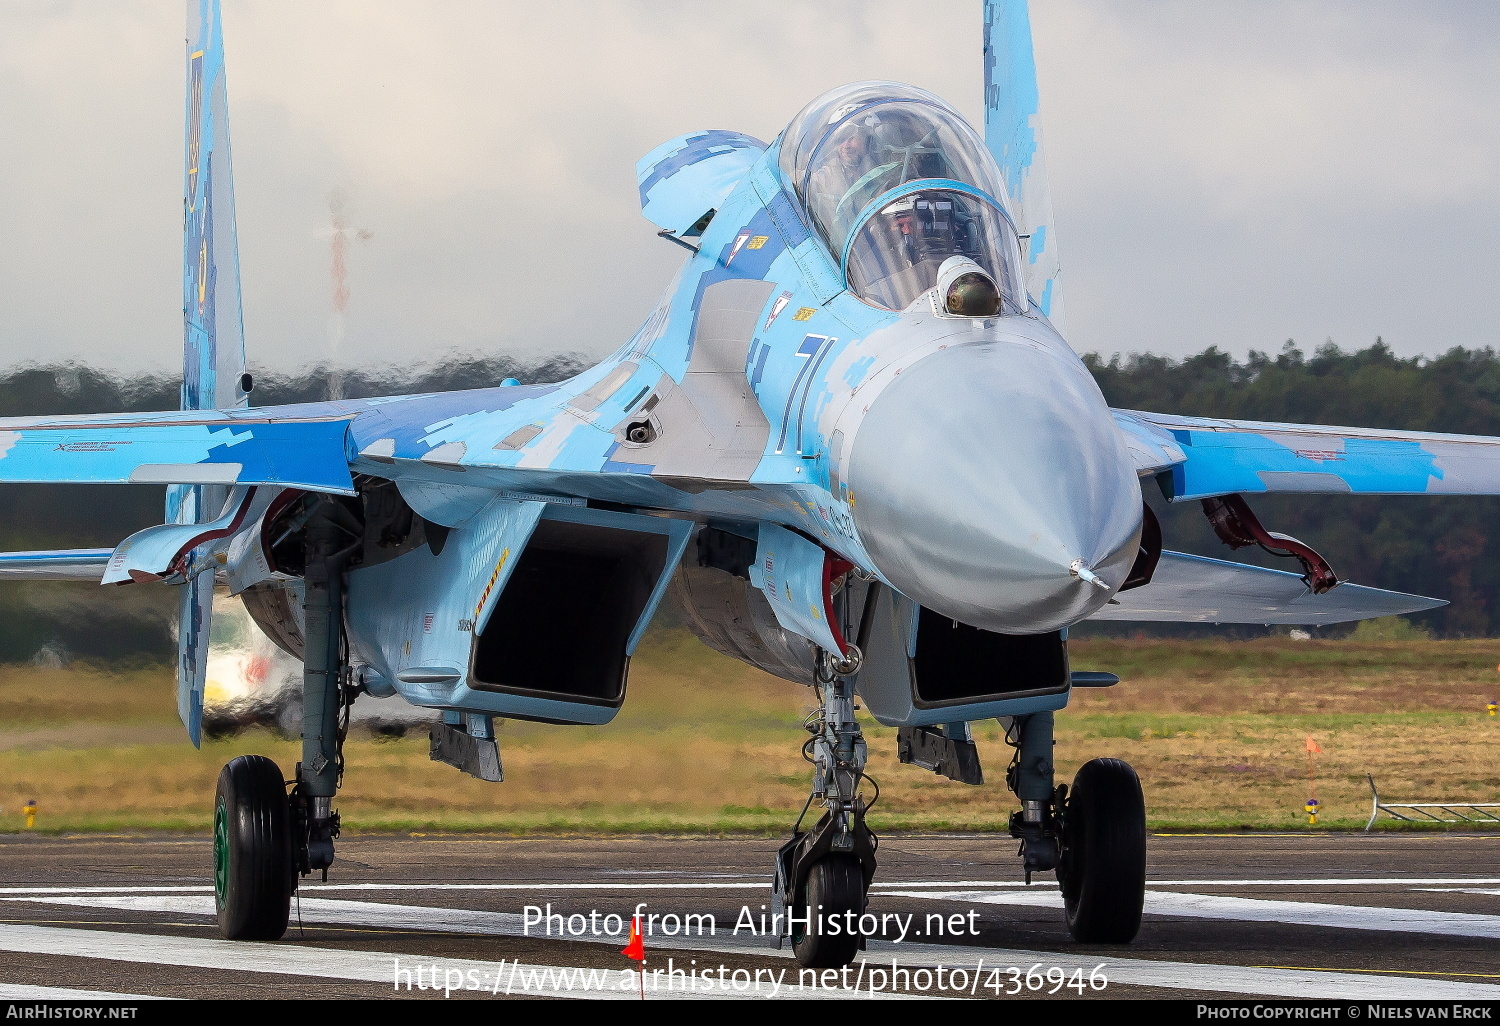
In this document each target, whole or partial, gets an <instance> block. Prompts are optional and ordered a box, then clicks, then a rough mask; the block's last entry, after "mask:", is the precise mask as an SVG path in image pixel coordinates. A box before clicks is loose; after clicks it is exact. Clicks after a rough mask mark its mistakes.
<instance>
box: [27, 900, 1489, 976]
mask: <svg viewBox="0 0 1500 1026" xmlns="http://www.w3.org/2000/svg"><path fill="white" fill-rule="evenodd" d="M1157 893H1164V892H1157ZM913 896H916V897H932V896H933V895H931V894H929V893H927V892H915V894H914V895H913ZM950 896H951V895H948V894H944V895H941V897H945V898H946V897H950ZM1049 896H1050V897H1051V898H1052V899H1053V900H1057V899H1058V898H1059V895H1058V894H1057V892H1056V891H1051V892H1050V895H1049ZM1166 896H1167V897H1172V898H1177V897H1182V895H1179V894H1171V893H1167V895H1166ZM981 897H982V898H988V899H991V900H990V902H988V903H1007V904H1010V903H1015V904H1025V903H1029V902H1013V901H1011V899H1015V898H1027V899H1029V898H1042V897H1044V895H1043V893H1040V892H1038V893H1035V894H1004V895H997V894H985V893H983V892H981ZM1193 897H1202V896H1201V895H1193ZM3 900H6V901H12V902H16V901H35V902H40V903H46V904H61V905H77V906H83V907H93V908H119V909H127V910H132V911H141V912H171V913H178V914H187V915H202V916H211V915H213V900H212V898H211V897H208V896H198V895H170V894H165V895H103V896H94V897H89V896H82V895H80V896H78V897H75V898H69V897H66V896H51V895H49V896H40V897H36V898H21V897H10V898H5V899H3ZM962 900H970V899H968V898H967V897H966V898H964V899H962ZM972 900H975V901H978V900H980V898H975V899H972ZM1242 900H1249V899H1242ZM1269 904H1304V903H1297V902H1288V903H1275V902H1272V903H1269ZM1313 907H1315V908H1327V907H1330V906H1313ZM1333 907H1339V906H1333ZM1342 907H1349V906H1342ZM1363 911H1374V912H1392V911H1401V910H1389V909H1378V910H1363ZM1175 914H1182V913H1175ZM302 917H303V919H304V920H306V921H308V922H313V923H335V924H341V925H346V926H372V927H385V928H396V929H408V930H424V931H444V930H454V929H457V930H461V931H463V932H468V933H480V934H487V935H491V936H504V937H518V936H522V927H521V916H519V915H516V914H514V913H504V912H486V911H476V910H465V909H445V908H428V907H424V906H414V905H387V904H384V903H380V902H363V901H348V900H340V899H328V898H303V899H302ZM1218 918H1223V917H1218ZM724 928H725V929H729V926H728V924H724ZM10 929H15V928H13V927H7V926H0V950H3V949H5V942H4V937H5V936H6V934H5V931H6V930H10ZM26 929H32V930H37V929H47V928H44V927H27V928H26ZM58 932H62V933H67V934H69V935H73V934H82V935H84V937H85V938H97V937H99V936H101V934H100V933H99V932H96V931H87V930H82V931H81V930H66V931H58ZM124 936H129V937H131V938H132V940H131V941H130V943H131V945H132V946H134V944H135V940H134V938H135V937H136V936H137V935H124ZM532 936H533V937H534V938H535V939H538V940H545V939H547V938H545V937H539V936H537V935H536V934H535V933H533V934H532ZM150 939H151V940H187V939H192V940H197V938H156V937H153V938H150ZM555 939H567V940H573V941H577V942H590V941H593V942H598V943H607V944H619V943H621V939H620V938H618V937H590V936H581V937H568V938H555ZM205 943H207V942H205ZM212 943H216V944H222V945H228V946H229V948H230V949H232V950H240V949H243V948H246V947H251V948H257V949H258V948H268V949H270V950H273V951H278V952H285V951H307V950H310V949H307V948H301V947H296V946H291V945H246V944H243V943H241V942H230V941H217V942H212ZM647 943H648V947H649V946H650V945H652V944H654V945H656V946H657V947H660V948H665V949H670V950H674V951H681V950H686V951H708V952H715V953H720V954H738V955H755V956H758V957H761V958H787V959H789V958H791V951H790V947H789V946H788V947H787V948H783V949H781V950H779V951H778V950H776V949H774V948H771V947H769V946H768V944H767V942H766V941H765V940H764V939H762V938H758V937H757V938H742V939H735V938H733V937H721V936H714V937H681V936H678V937H662V936H657V937H654V938H649V939H648V941H647ZM14 950H30V949H14ZM109 950H117V949H115V948H110V949H109ZM56 953H58V954H82V955H84V957H99V958H108V957H113V956H111V955H109V954H89V953H88V952H75V951H58V952H56ZM339 954H345V953H342V952H340V953H339ZM381 957H386V958H389V957H390V956H381ZM424 957H426V956H424ZM862 957H864V958H868V959H869V960H870V962H871V964H872V965H876V966H880V965H888V964H889V962H888V961H885V960H888V959H892V958H894V959H896V960H898V961H899V963H900V964H901V965H903V966H908V967H913V966H922V965H929V966H930V965H937V964H939V963H941V964H942V965H945V966H950V967H954V966H956V967H959V968H965V967H967V968H970V969H975V968H976V967H980V966H983V967H987V968H989V969H994V968H996V967H1004V966H1012V965H1014V966H1019V967H1020V968H1021V969H1022V971H1023V972H1024V971H1025V969H1026V968H1028V967H1030V966H1032V965H1037V964H1040V965H1042V966H1043V967H1050V966H1060V967H1063V968H1065V969H1066V970H1067V971H1068V972H1069V973H1071V972H1072V971H1073V970H1074V969H1083V970H1084V974H1085V975H1088V973H1090V972H1092V971H1093V969H1094V968H1095V967H1097V966H1099V965H1101V964H1103V965H1104V966H1105V967H1106V968H1105V970H1104V971H1105V974H1106V975H1107V976H1108V978H1109V980H1110V981H1111V982H1112V983H1118V984H1129V985H1132V986H1141V987H1161V988H1167V989H1172V990H1191V991H1214V992H1222V993H1232V994H1250V995H1260V996H1265V997H1303V998H1349V999H1370V1000H1375V999H1385V998H1410V999H1434V1000H1435V999H1445V998H1469V999H1482V1000H1489V1001H1492V1000H1500V986H1495V985H1491V984H1483V983H1461V982H1450V981H1447V980H1432V979H1419V978H1412V977H1404V976H1376V975H1363V974H1358V973H1340V972H1329V971H1323V970H1293V969H1260V968H1254V967H1247V966H1235V965H1215V964H1212V963H1197V962H1166V961H1157V960H1152V959H1143V958H1107V957H1100V956H1098V955H1088V956H1079V955H1071V954H1065V953H1059V952H1050V951H1024V950H1012V949H1004V948H983V947H972V946H960V945H935V944H909V943H908V944H897V943H893V942H890V941H871V942H870V945H869V951H868V952H867V953H866V954H865V955H864V956H862ZM172 964H197V963H172ZM317 965H318V966H319V967H323V968H326V965H325V963H324V962H322V961H319V962H317ZM263 971H264V970H263ZM302 975H323V976H329V975H335V974H332V973H330V972H327V971H323V972H312V971H311V969H309V970H308V971H307V972H305V973H303V974H302ZM340 978H354V977H340ZM563 996H567V995H563Z"/></svg>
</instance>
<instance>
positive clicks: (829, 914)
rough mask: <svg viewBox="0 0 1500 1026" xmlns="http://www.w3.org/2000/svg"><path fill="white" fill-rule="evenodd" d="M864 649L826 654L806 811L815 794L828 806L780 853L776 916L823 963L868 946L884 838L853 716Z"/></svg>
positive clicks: (811, 725) (803, 957)
mask: <svg viewBox="0 0 1500 1026" xmlns="http://www.w3.org/2000/svg"><path fill="white" fill-rule="evenodd" d="M857 651H858V650H857V649H855V650H854V653H853V654H852V657H846V658H845V659H843V660H832V659H830V658H828V656H827V655H826V654H823V653H820V654H819V657H818V680H819V697H820V698H821V704H820V707H819V709H818V711H817V712H815V713H813V714H812V716H810V717H808V721H807V729H808V733H810V734H811V735H812V737H810V738H809V739H808V740H807V742H806V744H804V745H803V749H802V751H803V755H804V756H805V757H806V758H807V759H808V761H810V762H811V763H812V764H813V767H814V768H813V788H812V794H811V795H810V796H809V797H808V799H807V805H806V806H804V807H803V811H802V814H803V817H805V816H806V815H807V810H808V809H809V808H811V807H812V804H813V802H815V801H817V802H821V803H822V804H823V808H824V812H823V815H822V817H821V818H820V819H819V820H818V822H817V824H816V825H815V826H813V828H812V829H811V830H806V831H804V830H801V829H800V827H801V824H802V819H801V818H800V817H799V818H798V820H797V827H796V828H793V831H792V839H791V840H790V841H788V842H787V843H786V844H784V845H783V846H782V848H781V850H780V851H779V852H777V854H776V878H775V891H774V895H773V898H774V905H773V906H772V911H773V915H780V916H782V917H783V918H781V919H777V920H775V921H776V922H777V923H778V924H779V925H782V926H784V927H785V928H786V932H788V933H790V935H791V938H792V951H793V952H794V953H795V954H796V956H797V961H798V962H800V963H802V964H803V965H804V966H809V967H813V968H820V969H823V968H838V967H840V966H845V965H848V964H849V962H851V961H852V960H853V959H854V955H855V953H856V952H857V951H859V949H860V948H862V947H864V936H863V935H862V934H861V933H860V930H859V925H858V924H859V919H860V917H861V916H863V915H864V912H865V903H866V896H867V893H868V891H869V887H870V881H871V879H873V878H874V876H875V849H876V847H877V845H878V841H877V839H876V837H875V835H874V834H873V833H872V832H871V831H870V829H869V827H867V826H866V825H865V812H866V810H867V809H868V808H869V806H868V805H866V804H865V801H864V796H863V795H862V794H860V793H859V790H858V789H859V783H860V781H861V779H864V780H868V779H869V778H868V777H866V776H865V775H864V767H865V754H866V749H865V739H864V735H863V734H862V733H861V732H860V729H859V723H858V722H857V721H856V720H855V718H854V680H853V674H854V673H856V672H858V669H859V659H858V656H857ZM872 783H873V781H872ZM876 796H877V797H878V796H879V790H878V789H877V791H876ZM871 804H873V802H871ZM776 946H777V947H780V946H781V937H780V936H778V937H777V940H776Z"/></svg>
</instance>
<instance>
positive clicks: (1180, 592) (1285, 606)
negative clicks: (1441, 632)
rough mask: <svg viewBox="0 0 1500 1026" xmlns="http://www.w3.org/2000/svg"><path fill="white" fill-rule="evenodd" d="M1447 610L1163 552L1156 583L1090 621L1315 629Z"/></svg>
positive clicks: (1122, 597)
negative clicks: (1318, 588) (1319, 590)
mask: <svg viewBox="0 0 1500 1026" xmlns="http://www.w3.org/2000/svg"><path fill="white" fill-rule="evenodd" d="M1447 604H1448V603H1446V602H1444V601H1443V600H1442V599H1432V598H1423V597H1422V596H1421V595H1407V594H1404V593H1403V592H1399V591H1382V590H1381V589H1379V588H1364V587H1361V586H1360V585H1357V584H1340V585H1338V586H1337V587H1336V588H1333V589H1332V590H1330V591H1326V592H1324V593H1323V594H1321V595H1314V594H1313V593H1312V592H1311V591H1309V590H1308V588H1307V585H1306V584H1305V583H1304V582H1303V580H1302V578H1301V577H1299V576H1298V575H1297V574H1289V573H1286V572H1284V571H1281V570H1265V569H1262V568H1261V567H1256V566H1245V565H1244V564H1242V563H1228V562H1225V561H1224V560H1221V559H1207V558H1205V557H1203V556H1189V555H1186V554H1185V553H1181V552H1163V553H1162V554H1161V561H1160V562H1159V563H1158V564H1157V566H1156V573H1155V574H1154V575H1153V576H1152V578H1151V583H1150V584H1146V585H1142V586H1141V587H1139V588H1132V589H1131V590H1130V591H1123V592H1120V594H1119V595H1117V596H1116V597H1115V599H1114V601H1112V602H1110V603H1109V605H1107V606H1105V607H1104V608H1103V609H1101V610H1100V611H1099V612H1097V613H1095V614H1094V615H1093V616H1092V617H1090V619H1092V620H1135V621H1153V622H1157V623H1215V624H1217V623H1258V624H1267V625H1269V624H1308V625H1314V626H1316V625H1321V624H1330V623H1347V622H1348V621H1350V620H1368V619H1372V618H1374V617H1377V616H1397V615H1401V614H1405V613H1420V612H1422V611H1423V610H1426V609H1436V608H1437V607H1438V606H1445V605H1447Z"/></svg>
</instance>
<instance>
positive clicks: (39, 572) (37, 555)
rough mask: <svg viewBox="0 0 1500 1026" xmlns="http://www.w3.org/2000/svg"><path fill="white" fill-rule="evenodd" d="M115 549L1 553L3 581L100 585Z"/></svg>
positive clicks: (0, 571) (0, 570)
mask: <svg viewBox="0 0 1500 1026" xmlns="http://www.w3.org/2000/svg"><path fill="white" fill-rule="evenodd" d="M113 551H114V550H113V549H39V550H34V551H31V552H0V581H92V582H93V583H95V584H98V583H99V578H101V577H103V576H104V568H105V567H106V566H107V565H108V564H109V556H110V553H111V552H113Z"/></svg>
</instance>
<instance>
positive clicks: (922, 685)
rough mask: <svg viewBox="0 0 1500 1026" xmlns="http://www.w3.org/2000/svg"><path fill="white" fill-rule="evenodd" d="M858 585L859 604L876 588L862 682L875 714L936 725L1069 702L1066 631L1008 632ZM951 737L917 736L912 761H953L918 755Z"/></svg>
mask: <svg viewBox="0 0 1500 1026" xmlns="http://www.w3.org/2000/svg"><path fill="white" fill-rule="evenodd" d="M850 587H851V588H853V589H855V590H856V593H857V594H856V596H855V597H854V598H853V599H852V601H854V602H855V603H856V608H858V607H860V606H862V605H863V603H864V601H865V596H866V595H867V594H873V595H874V599H873V601H874V603H875V605H874V607H873V608H872V610H871V624H870V628H869V645H868V647H867V648H866V649H865V652H864V657H865V658H864V667H863V669H861V670H860V674H859V681H858V688H859V693H860V695H861V696H862V697H863V698H864V699H865V704H866V705H867V706H868V708H869V710H870V713H871V715H873V716H874V717H875V718H876V719H877V720H879V721H880V722H881V723H883V724H885V725H886V726H894V727H933V726H937V725H942V724H949V723H959V722H962V721H967V720H980V719H988V718H990V717H994V716H1007V715H1013V714H1015V713H1016V712H1027V711H1033V710H1037V709H1044V708H1049V709H1050V708H1062V706H1063V705H1065V704H1067V696H1068V690H1069V687H1070V685H1071V680H1070V675H1069V670H1068V648H1067V642H1066V641H1065V640H1064V638H1063V636H1062V632H1061V631H1052V632H1049V633H1046V634H1000V633H997V632H995V631H987V630H982V629H980V628H978V627H974V626H972V625H970V624H966V623H961V622H959V621H957V620H954V619H952V618H951V617H947V616H944V615H942V614H941V613H937V612H934V611H933V610H931V609H927V608H925V607H922V606H918V605H916V604H915V603H914V602H912V601H911V599H909V598H906V597H905V596H903V595H900V594H897V593H895V592H893V591H892V590H891V589H889V588H876V589H873V591H867V590H866V589H865V588H864V586H862V585H858V584H855V585H851V586H850ZM861 615H862V614H861ZM948 740H949V739H948V738H947V736H946V735H945V734H935V735H934V736H933V737H930V738H926V737H917V736H916V735H913V736H912V738H911V739H910V747H911V751H912V753H913V759H912V760H911V761H913V762H916V763H917V764H918V765H926V763H927V762H935V761H945V760H947V758H948V757H947V756H944V755H942V754H940V753H939V754H932V753H931V752H929V754H928V755H927V756H922V757H921V759H920V760H919V758H918V756H919V755H920V753H921V752H922V751H925V750H927V749H932V746H934V745H939V744H940V742H941V741H948ZM924 746H925V747H924ZM933 751H934V752H935V751H936V749H933ZM952 759H953V760H960V755H959V754H958V753H956V752H955V753H952ZM960 762H961V760H960ZM960 762H955V763H954V765H959V764H960ZM929 768H930V767H929ZM938 772H942V771H938ZM964 772H965V773H966V771H964ZM976 772H977V766H976ZM945 775H948V774H945ZM954 779H955V780H963V779H965V776H964V775H959V776H955V777H954Z"/></svg>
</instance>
